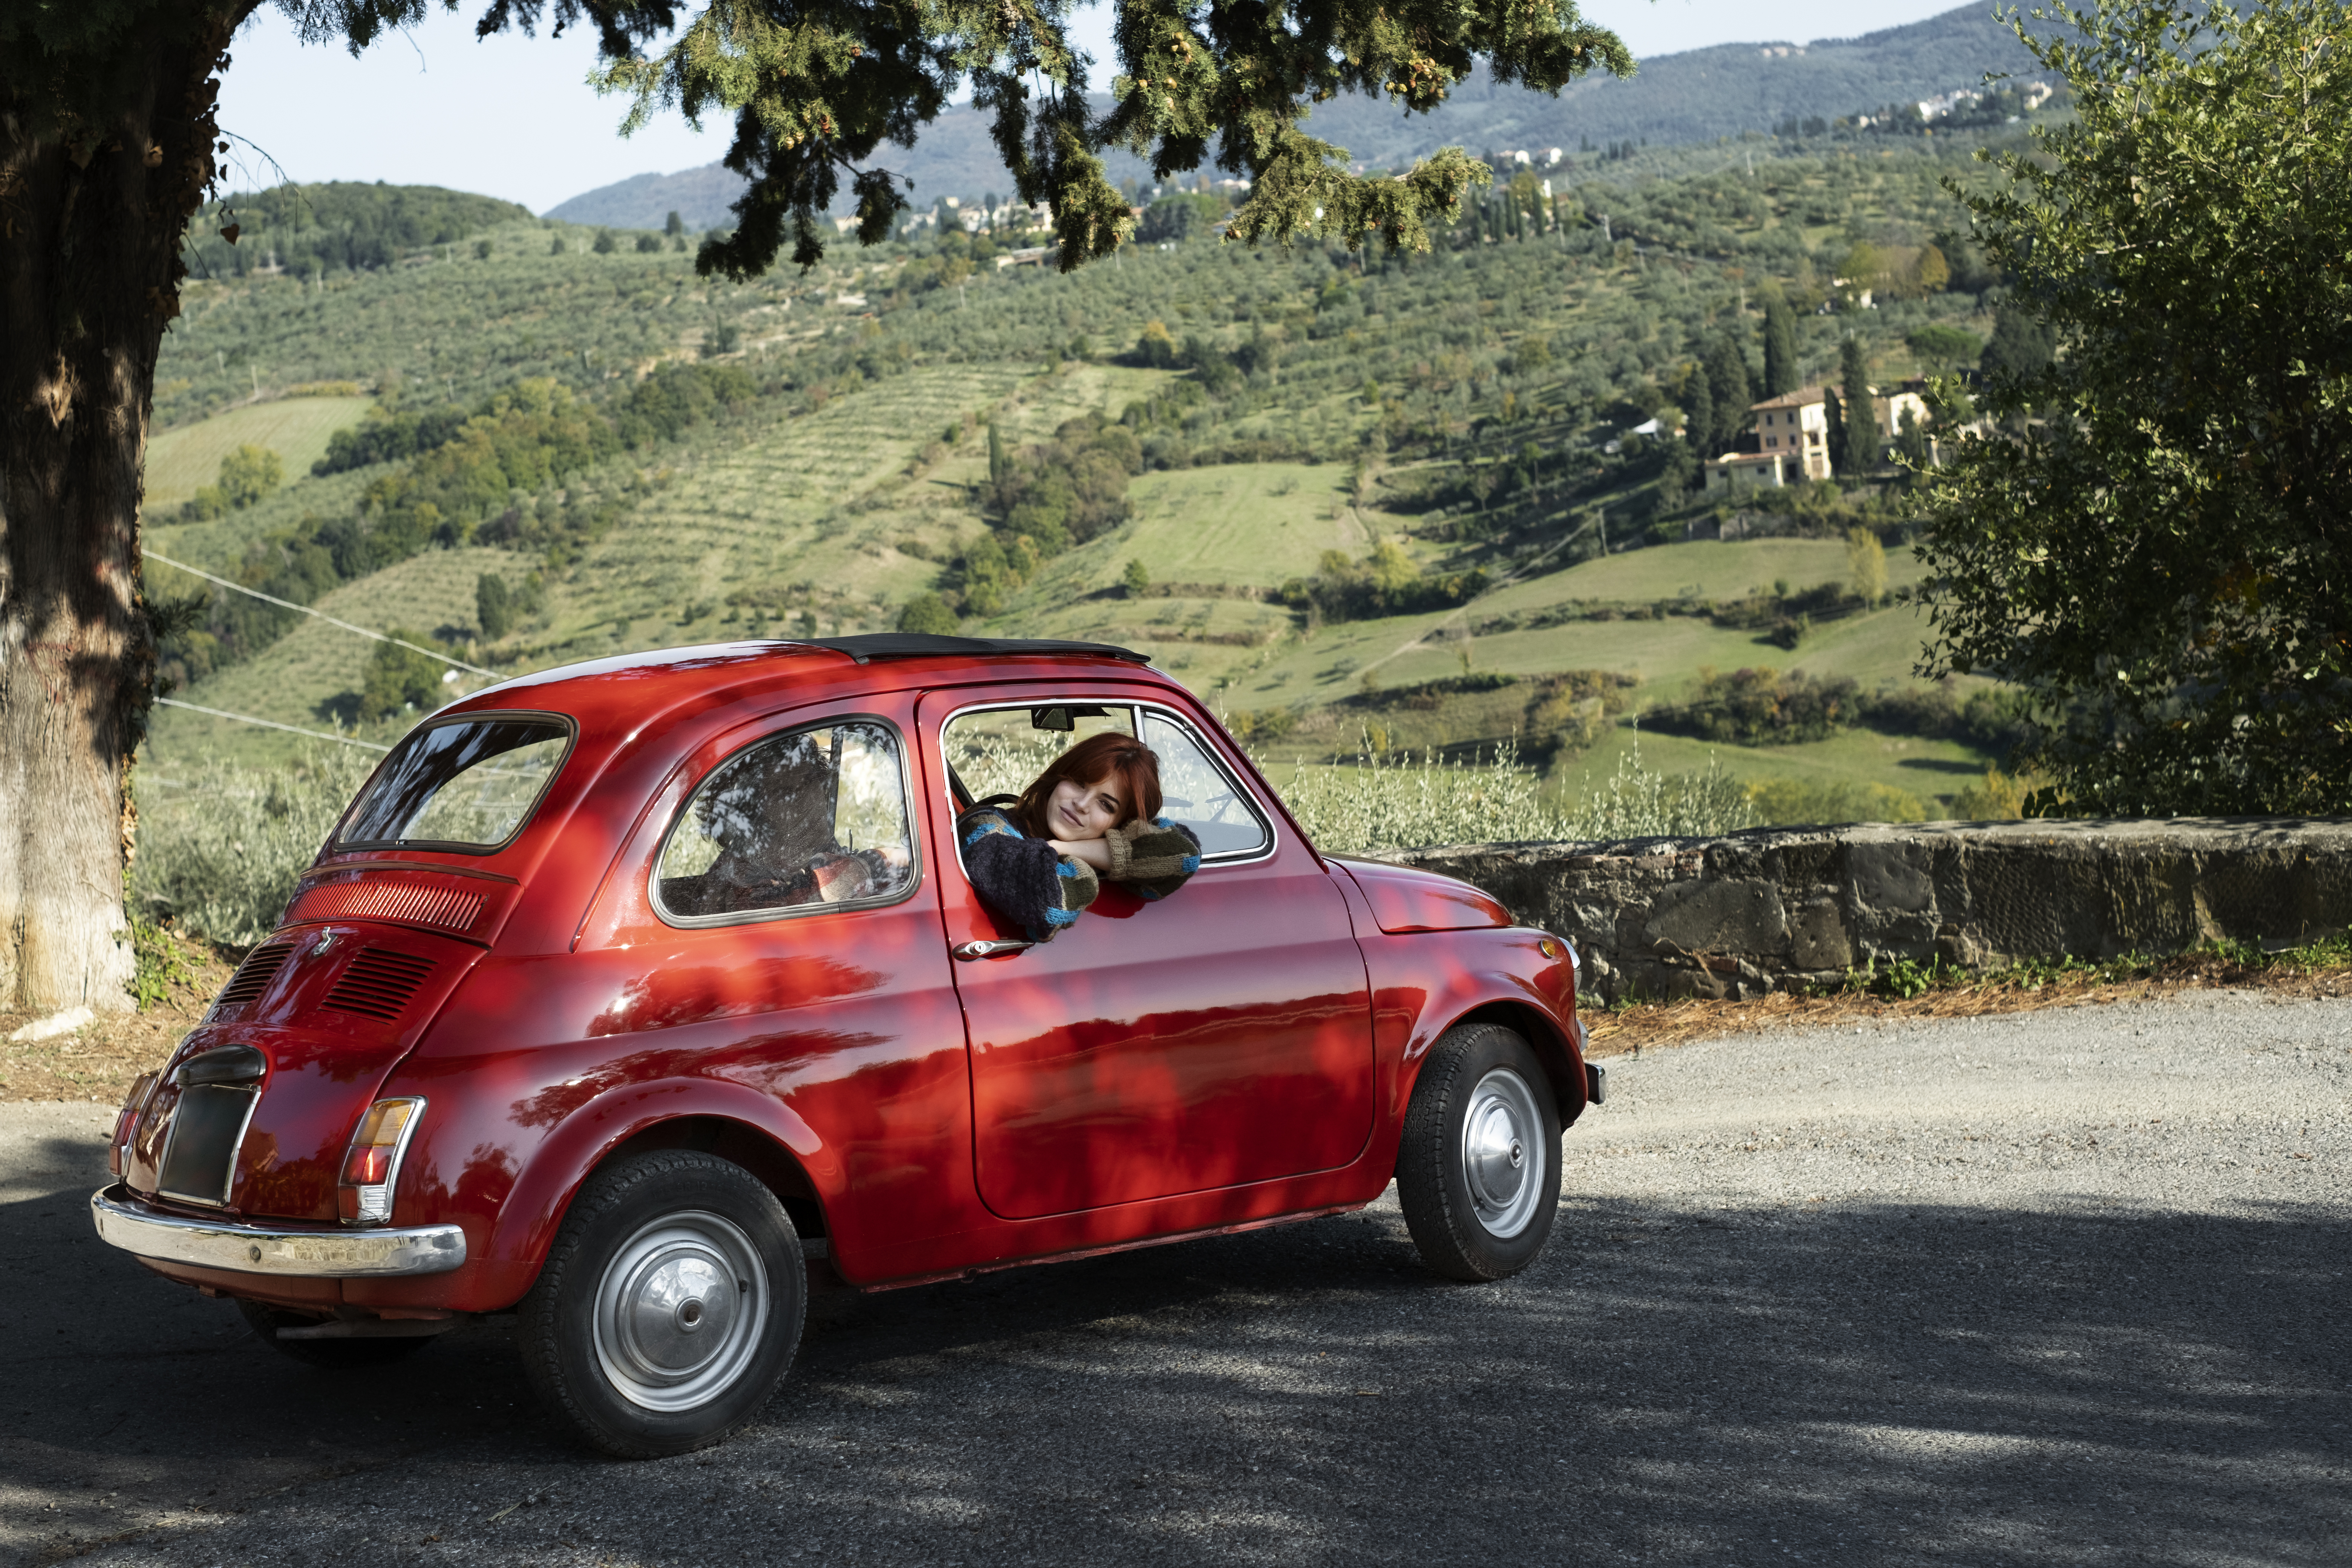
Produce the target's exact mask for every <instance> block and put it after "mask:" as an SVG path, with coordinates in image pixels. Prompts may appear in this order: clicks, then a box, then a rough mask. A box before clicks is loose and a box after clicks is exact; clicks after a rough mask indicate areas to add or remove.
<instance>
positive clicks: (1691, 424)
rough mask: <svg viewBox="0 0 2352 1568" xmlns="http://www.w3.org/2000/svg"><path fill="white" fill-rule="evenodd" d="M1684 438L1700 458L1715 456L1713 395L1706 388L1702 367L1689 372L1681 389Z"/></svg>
mask: <svg viewBox="0 0 2352 1568" xmlns="http://www.w3.org/2000/svg"><path fill="white" fill-rule="evenodd" d="M1683 417H1684V418H1685V421H1687V423H1686V424H1685V427H1684V433H1683V434H1684V439H1685V440H1687V441H1688V442H1689V443H1690V444H1691V447H1692V448H1693V449H1694V450H1696V452H1697V453H1698V455H1699V456H1700V457H1702V458H1711V457H1713V456H1715V396H1714V395H1713V394H1712V393H1710V392H1709V391H1708V390H1707V385H1706V370H1705V369H1704V368H1702V369H1699V370H1695V371H1693V372H1692V373H1691V378H1690V384H1689V385H1688V386H1686V387H1685V388H1684V389H1683Z"/></svg>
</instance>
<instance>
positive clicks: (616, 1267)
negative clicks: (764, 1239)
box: [596, 1210, 768, 1411]
mask: <svg viewBox="0 0 2352 1568" xmlns="http://www.w3.org/2000/svg"><path fill="white" fill-rule="evenodd" d="M767 1327H768V1276H767V1271H766V1270H765V1269H764V1268H761V1264H760V1254H759V1250H758V1249H757V1248H756V1247H753V1246H752V1245H751V1237H748V1236H746V1235H744V1234H743V1232H742V1230H741V1229H740V1227H739V1226H736V1225H735V1223H734V1222H733V1221H731V1220H729V1219H726V1218H724V1217H722V1216H720V1215H715V1214H708V1213H705V1212H702V1211H700V1210H691V1211H688V1212H687V1213H685V1214H674V1215H664V1216H663V1217H662V1218H660V1219H657V1220H656V1221H654V1222H653V1223H652V1224H651V1225H648V1226H645V1227H644V1228H643V1229H641V1230H639V1231H638V1232H637V1233H636V1234H635V1236H633V1237H629V1239H628V1240H627V1241H626V1242H625V1243H624V1244H622V1246H621V1247H620V1249H619V1250H618V1251H617V1252H615V1253H614V1255H613V1260H612V1261H611V1262H610V1263H608V1264H606V1265H605V1266H604V1278H603V1279H599V1280H598V1281H597V1282H596V1359H597V1361H598V1362H599V1363H602V1365H603V1367H604V1375H605V1377H606V1378H608V1379H609V1380H610V1381H611V1382H612V1384H613V1387H614V1389H615V1390H616V1391H618V1393H619V1394H621V1396H622V1397H623V1398H625V1399H626V1400H628V1401H629V1402H630V1403H631V1404H633V1405H643V1406H644V1407H645V1408H646V1409H647V1410H662V1411H675V1410H691V1409H694V1408H695V1407H696V1406H698V1405H708V1404H709V1403H710V1401H712V1400H713V1399H716V1398H718V1397H719V1395H720V1394H723V1393H725V1392H726V1391H727V1390H728V1388H730V1386H732V1385H733V1384H734V1382H735V1380H736V1379H737V1378H739V1377H740V1376H741V1375H742V1374H743V1369H744V1368H745V1367H747V1366H749V1365H750V1364H751V1358H752V1357H753V1356H754V1355H756V1354H758V1353H759V1349H760V1342H761V1340H762V1339H763V1338H765V1337H766V1332H767Z"/></svg>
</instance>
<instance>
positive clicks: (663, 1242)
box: [519, 1150, 808, 1459]
mask: <svg viewBox="0 0 2352 1568" xmlns="http://www.w3.org/2000/svg"><path fill="white" fill-rule="evenodd" d="M807 1299H808V1275H807V1270H806V1266H805V1265H804V1264H803V1261H802V1258H801V1247H800V1238H799V1237H797V1236H796V1235H795V1234H794V1233H793V1226H792V1222H791V1220H789V1219H787V1218H786V1217H785V1215H784V1211H783V1206H782V1205H781V1204H779V1203H778V1202H777V1201H776V1197H775V1194H773V1193H772V1192H770V1191H769V1190H768V1189H767V1187H766V1186H765V1185H764V1184H761V1182H760V1180H759V1179H758V1178H757V1177H755V1176H753V1175H752V1174H751V1173H750V1172H749V1171H746V1170H744V1169H743V1168H742V1167H741V1166H740V1165H735V1164H730V1163H728V1162H727V1161H725V1160H721V1159H719V1158H718V1157H716V1156H715V1155H710V1154H699V1153H695V1152H689V1151H684V1150H667V1151H663V1152H658V1153H652V1154H641V1155H635V1156H632V1157H631V1158H629V1159H625V1160H623V1161H620V1162H618V1163H614V1164H613V1165H609V1166H607V1167H605V1168H604V1170H601V1171H599V1172H597V1173H595V1174H594V1175H593V1176H592V1177H590V1178H589V1180H588V1183H587V1184H586V1185H585V1186H584V1187H583V1188H582V1189H581V1192H580V1195H579V1196H578V1197H577V1198H576V1199H574V1200H573V1201H572V1210H571V1212H570V1213H569V1214H568V1215H565V1217H564V1221H563V1227H562V1230H561V1231H560V1232H558V1233H557V1236H556V1238H555V1245H554V1246H553V1247H551V1248H550V1249H549V1252H548V1256H547V1262H546V1265H545V1266H544V1267H543V1268H541V1270H540V1276H539V1280H538V1282H537V1283H536V1284H535V1285H533V1286H532V1287H531V1290H530V1294H529V1295H528V1296H526V1297H524V1298H523V1300H522V1307H521V1311H520V1325H519V1327H520V1335H519V1337H520V1342H521V1350H522V1361H523V1370H524V1372H525V1373H526V1374H527V1375H528V1376H529V1377H530V1383H531V1386H532V1387H533V1388H534V1389H535V1390H537V1392H538V1394H539V1395H540V1397H541V1399H542V1400H544V1401H545V1402H546V1404H547V1405H548V1406H549V1408H551V1410H553V1411H555V1412H556V1413H557V1414H558V1415H562V1416H563V1417H564V1418H565V1419H566V1420H568V1421H570V1422H571V1423H572V1427H573V1428H574V1429H575V1430H576V1431H577V1432H578V1433H579V1434H580V1436H583V1438H585V1439H586V1440H587V1441H588V1442H589V1443H590V1444H592V1445H593V1446H594V1447H598V1448H602V1449H603V1450H604V1452H606V1453H608V1454H617V1455H619V1456H621V1457H622V1458H632V1459H644V1458H657V1457H659V1456H661V1455H664V1454H682V1453H685V1452H686V1451H688V1449H691V1448H700V1447H708V1446H709V1445H710V1444H712V1443H716V1442H719V1441H721V1440H722V1439H724V1438H725V1437H726V1436H728V1435H729V1434H730V1433H732V1432H734V1431H735V1430H736V1429H737V1428H739V1427H740V1426H743V1424H744V1423H746V1422H748V1421H750V1420H751V1418H752V1417H753V1416H754V1415H758V1414H759V1412H760V1408H761V1406H762V1405H765V1404H767V1402H768V1398H769V1396H770V1395H771V1394H773V1393H774V1392H775V1390H776V1385H777V1384H779V1383H780V1382H782V1380H783V1375H784V1373H785V1371H786V1369H787V1368H788V1367H790V1366H791V1364H792V1359H793V1351H794V1350H795V1349H796V1348H797V1347H798V1346H799V1344H800V1337H801V1321H802V1316H803V1310H804V1308H805V1307H806V1305H807Z"/></svg>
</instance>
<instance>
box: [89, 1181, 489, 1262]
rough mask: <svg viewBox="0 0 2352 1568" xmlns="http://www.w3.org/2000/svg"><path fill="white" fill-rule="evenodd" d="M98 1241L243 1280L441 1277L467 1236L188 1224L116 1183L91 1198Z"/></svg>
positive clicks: (440, 1230) (446, 1230) (449, 1229)
mask: <svg viewBox="0 0 2352 1568" xmlns="http://www.w3.org/2000/svg"><path fill="white" fill-rule="evenodd" d="M89 1217H90V1223H91V1224H92V1225H95V1226H97V1227H98V1234H99V1237H100V1239H101V1240H103V1241H105V1242H106V1243H108V1244H109V1245H110V1246H113V1247H121V1248H122V1250H123V1251H125V1252H129V1253H134V1254H136V1255H137V1256H139V1257H141V1258H154V1259H155V1260H156V1261H157V1262H159V1263H187V1264H193V1265H194V1266H195V1267H196V1268H225V1269H231V1270H234V1271H236V1272H237V1273H241V1274H273V1275H278V1276H281V1277H287V1276H290V1277H294V1278H298V1279H362V1278H366V1277H372V1276H380V1275H385V1274H441V1273H446V1271H448V1270H449V1269H452V1268H457V1266H458V1265H460V1264H462V1263H464V1262H465V1261H466V1233H465V1232H464V1231H462V1230H460V1229H458V1228H457V1226H454V1225H429V1226H417V1227H415V1228H414V1229H411V1230H286V1229H282V1228H278V1227H276V1226H260V1225H239V1224H236V1222H234V1221H231V1220H206V1219H185V1218H183V1217H181V1216H180V1215H167V1214H163V1213H162V1212H160V1211H158V1210H156V1209H153V1208H151V1207H149V1206H148V1205H146V1204H144V1203H142V1202H141V1201H140V1200H139V1199H138V1198H136V1197H134V1196H133V1195H132V1194H131V1193H130V1192H129V1191H127V1190H126V1189H125V1188H124V1187H123V1186H122V1184H121V1183H119V1182H118V1183H116V1184H114V1185H113V1186H110V1187H101V1188H100V1189H99V1190H98V1191H97V1192H95V1193H92V1194H90V1195H89Z"/></svg>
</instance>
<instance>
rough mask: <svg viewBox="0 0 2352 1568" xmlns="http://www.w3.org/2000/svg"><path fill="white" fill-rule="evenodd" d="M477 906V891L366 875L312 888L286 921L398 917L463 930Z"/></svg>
mask: <svg viewBox="0 0 2352 1568" xmlns="http://www.w3.org/2000/svg"><path fill="white" fill-rule="evenodd" d="M481 912H482V896H481V895H480V894H479V893H474V892H467V891H464V890H461V889H454V888H449V887H446V886H441V885H436V884H433V883H425V882H414V881H393V880H385V879H366V880H362V881H357V882H335V883H330V884H328V885H326V886H324V887H318V888H312V889H309V890H307V891H306V892H304V893H302V894H301V895H300V896H299V898H297V899H296V900H294V905H293V907H292V908H291V909H289V910H287V911H286V923H287V924H288V925H297V924H301V923H304V922H308V921H333V920H346V921H351V920H359V921H404V922H406V923H408V924H411V925H427V926H439V927H440V928H442V929H443V930H444V931H457V932H459V933H461V934H462V933H464V932H467V931H471V930H473V927H474V921H476V920H477V919H478V918H479V917H480V915H481Z"/></svg>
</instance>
